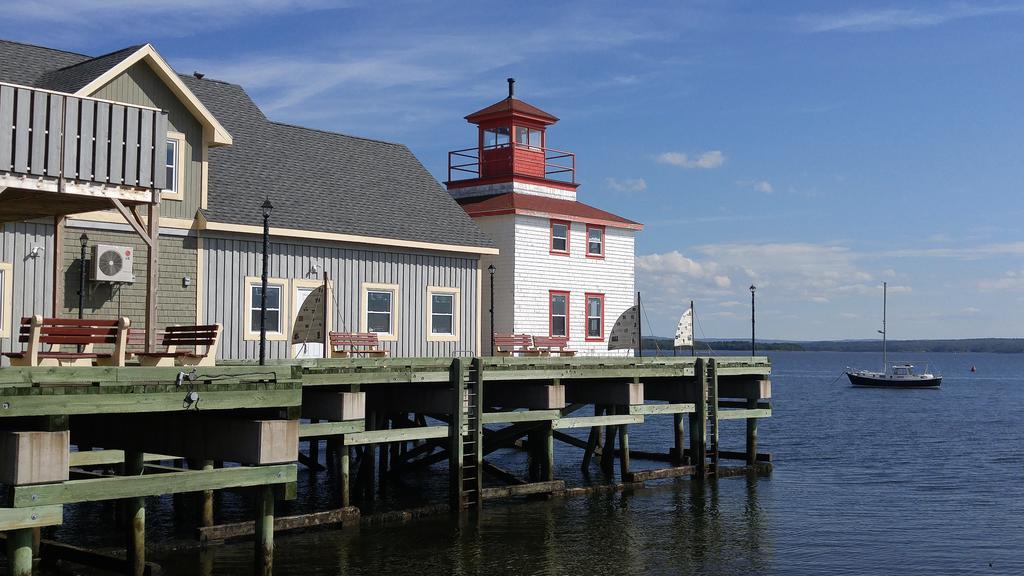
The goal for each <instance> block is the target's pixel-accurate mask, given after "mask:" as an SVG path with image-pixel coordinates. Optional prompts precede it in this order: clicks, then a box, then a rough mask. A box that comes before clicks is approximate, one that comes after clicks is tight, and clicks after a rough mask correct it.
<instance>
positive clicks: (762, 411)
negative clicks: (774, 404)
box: [718, 408, 772, 420]
mask: <svg viewBox="0 0 1024 576" xmlns="http://www.w3.org/2000/svg"><path fill="white" fill-rule="evenodd" d="M771 416H772V410H771V408H741V409H736V410H719V412H718V419H719V420H742V419H744V418H771Z"/></svg>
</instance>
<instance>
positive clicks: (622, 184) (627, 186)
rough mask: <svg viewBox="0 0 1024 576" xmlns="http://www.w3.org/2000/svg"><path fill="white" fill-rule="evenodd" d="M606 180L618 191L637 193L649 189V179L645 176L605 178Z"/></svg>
mask: <svg viewBox="0 0 1024 576" xmlns="http://www.w3.org/2000/svg"><path fill="white" fill-rule="evenodd" d="M604 182H605V184H606V185H607V186H608V188H611V189H612V190H614V191H616V192H628V193H636V192H643V191H644V190H647V181H646V180H644V179H643V178H621V179H620V178H605V180H604Z"/></svg>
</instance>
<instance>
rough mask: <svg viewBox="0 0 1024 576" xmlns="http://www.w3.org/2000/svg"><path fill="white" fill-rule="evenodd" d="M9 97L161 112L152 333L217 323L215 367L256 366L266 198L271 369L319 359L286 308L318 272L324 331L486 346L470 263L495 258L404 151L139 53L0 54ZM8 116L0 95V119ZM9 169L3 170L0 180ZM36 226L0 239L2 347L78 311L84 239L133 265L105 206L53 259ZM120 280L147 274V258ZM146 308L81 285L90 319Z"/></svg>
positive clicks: (406, 345)
mask: <svg viewBox="0 0 1024 576" xmlns="http://www.w3.org/2000/svg"><path fill="white" fill-rule="evenodd" d="M4 85H6V86H8V87H11V86H13V87H15V88H16V87H17V86H21V87H31V88H34V89H45V90H53V91H56V92H60V93H67V94H74V95H77V96H82V97H91V98H97V99H101V100H105V101H112V102H115V103H124V104H128V105H137V106H148V107H152V108H156V109H160V110H163V111H165V112H166V113H167V129H168V136H167V172H166V184H165V189H164V192H163V193H162V194H161V201H160V204H159V214H160V221H159V222H160V239H159V262H160V264H159V290H158V309H157V313H156V318H157V321H156V324H157V326H158V327H162V326H166V325H170V324H194V323H199V324H206V323H220V324H222V325H223V326H224V333H223V336H222V340H221V347H220V355H221V356H222V357H228V358H244V357H250V358H251V357H254V356H256V354H257V344H258V333H259V326H258V315H257V313H256V312H255V311H257V310H258V309H259V298H260V274H261V258H262V255H261V246H262V213H261V208H260V206H261V204H262V203H263V202H264V200H267V199H269V200H270V202H271V203H272V204H273V206H274V209H273V212H272V214H271V218H270V225H271V242H272V245H271V253H270V254H271V256H270V266H269V268H268V275H269V276H270V281H269V289H268V292H267V294H266V298H267V304H268V321H267V329H268V340H269V341H270V347H269V356H270V357H272V358H273V357H279V358H281V357H289V356H295V355H319V354H320V353H321V351H322V349H319V348H318V347H317V346H316V345H308V346H305V347H303V346H300V345H292V344H291V343H290V342H289V337H290V335H291V331H292V329H293V322H294V316H295V314H296V312H297V311H298V309H299V305H300V304H301V302H302V301H303V299H304V298H305V297H306V296H307V295H308V294H309V293H310V291H311V290H312V289H313V288H314V287H315V286H317V285H319V284H322V282H323V280H322V279H323V274H324V273H325V272H326V273H327V275H328V276H329V278H330V281H331V283H332V287H333V297H332V298H331V303H330V308H331V314H330V322H329V323H330V329H333V330H337V331H348V332H368V331H373V332H377V333H378V334H379V336H380V339H381V341H382V343H383V345H384V346H385V347H387V348H388V349H389V350H390V352H391V354H392V355H399V356H434V355H452V354H456V353H478V352H479V351H480V350H481V334H480V322H479V321H480V313H481V307H482V306H481V304H482V302H481V270H480V267H479V259H480V255H481V254H494V253H496V249H495V248H494V245H493V244H492V242H491V241H490V239H488V238H487V237H486V236H485V235H484V234H483V233H482V232H481V231H480V230H479V229H478V228H477V226H476V225H475V224H474V223H473V221H472V220H471V219H470V218H469V217H468V216H467V215H466V213H465V212H464V211H463V210H462V208H460V207H459V206H458V204H456V203H455V202H454V201H453V200H452V198H451V196H449V194H448V193H447V192H446V191H445V190H444V188H442V187H441V185H440V184H439V183H438V182H437V181H436V180H435V179H434V178H433V177H432V176H431V175H430V174H429V173H428V172H427V170H426V169H425V168H424V167H423V165H422V164H421V163H420V162H419V161H418V160H417V159H416V158H415V156H413V154H412V153H411V152H410V151H409V149H408V148H406V147H405V146H403V145H400V144H393V143H388V142H381V141H376V140H370V139H366V138H358V137H353V136H347V135H342V134H336V133H331V132H325V131H320V130H314V129H309V128H302V127H298V126H291V125H287V124H282V123H278V122H274V121H271V120H269V119H267V118H266V116H264V114H263V113H262V111H261V110H260V109H259V107H257V106H256V104H255V103H254V102H253V101H252V99H251V98H250V97H249V96H248V95H247V94H246V92H245V90H244V89H243V88H242V87H240V86H237V85H234V84H229V83H225V82H220V81H216V80H209V79H202V78H197V77H195V76H189V75H179V74H177V73H175V72H174V71H173V70H171V69H170V68H169V67H168V66H167V64H166V63H165V62H164V61H163V59H162V58H161V57H160V56H159V54H158V53H157V52H156V51H155V50H154V49H153V47H152V46H150V45H144V46H133V47H130V48H126V49H123V50H119V51H117V52H113V53H111V54H107V55H103V56H99V57H95V58H92V57H89V56H85V55H81V54H74V53H70V52H64V51H59V50H53V49H49V48H43V47H38V46H30V45H26V44H20V43H14V42H7V41H0V87H2V86H4ZM3 106H4V102H3V100H2V99H0V113H2V109H3ZM90 121H94V122H99V119H94V120H92V119H91V120H90ZM104 128H106V127H104ZM111 128H113V127H111ZM12 161H13V160H12V159H11V158H0V174H2V173H3V172H4V170H6V169H7V168H9V167H10V166H12V164H11V162H12ZM83 170H84V167H83ZM3 193H4V189H3V188H2V187H0V199H2V197H3ZM31 216H32V215H31V214H26V218H22V219H19V220H18V221H7V222H4V223H3V231H2V234H0V292H2V294H0V306H2V307H0V348H2V350H3V351H8V350H17V349H20V344H18V342H17V337H16V335H17V322H18V319H19V318H20V317H22V316H26V315H31V314H42V315H44V316H53V315H56V316H74V315H77V314H78V311H79V306H78V290H79V277H80V270H81V269H80V266H81V265H82V263H81V262H80V258H79V253H80V239H81V236H82V235H83V234H85V235H87V236H88V246H89V249H90V250H91V248H92V246H94V245H96V244H99V243H102V244H109V245H114V246H123V247H126V248H129V249H130V250H132V251H135V252H137V253H138V254H140V255H141V254H144V253H145V252H146V245H145V244H143V243H142V241H141V239H140V238H139V236H138V235H137V234H135V233H134V232H133V230H132V228H131V227H130V226H129V225H128V224H127V223H126V220H125V219H124V217H122V215H121V214H119V213H117V212H116V211H96V212H89V213H84V214H75V215H73V216H71V217H69V219H67V220H66V221H65V229H64V233H63V234H62V236H63V242H62V247H61V248H62V249H61V250H56V249H55V247H54V245H53V242H54V238H55V234H54V222H53V220H47V219H39V218H31ZM55 254H60V258H61V261H60V262H59V263H58V264H59V265H55V264H54V262H53V261H52V260H53V258H54V255H55ZM85 264H86V266H87V267H88V266H91V264H90V262H89V261H88V259H87V261H86V263H85ZM55 270H59V272H57V273H58V274H61V275H62V280H63V297H62V298H60V301H58V302H56V303H55V302H53V301H52V299H51V297H50V296H49V294H51V293H52V290H53V286H54V273H55V272H54V271H55ZM133 273H134V274H135V276H136V277H137V278H139V279H140V280H141V279H142V278H145V277H146V273H147V271H146V260H145V259H144V258H137V259H135V261H134V270H133ZM144 307H145V287H144V286H143V285H142V283H141V281H140V282H135V283H133V282H103V281H93V280H88V281H87V282H86V283H85V307H84V314H85V316H86V317H113V316H115V315H118V314H123V315H127V316H129V317H130V318H131V320H132V323H133V325H134V326H142V325H143V324H144V322H145V314H144V313H143V311H144ZM12 334H14V337H13V338H12V337H11V335H12Z"/></svg>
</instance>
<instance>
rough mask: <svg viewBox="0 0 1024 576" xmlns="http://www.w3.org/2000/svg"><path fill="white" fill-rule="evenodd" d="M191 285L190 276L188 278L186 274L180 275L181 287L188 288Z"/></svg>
mask: <svg viewBox="0 0 1024 576" xmlns="http://www.w3.org/2000/svg"><path fill="white" fill-rule="evenodd" d="M191 285H192V278H190V277H188V276H184V277H182V279H181V287H182V288H188V287H189V286H191Z"/></svg>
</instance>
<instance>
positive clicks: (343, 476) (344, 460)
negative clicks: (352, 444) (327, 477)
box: [338, 437, 352, 508]
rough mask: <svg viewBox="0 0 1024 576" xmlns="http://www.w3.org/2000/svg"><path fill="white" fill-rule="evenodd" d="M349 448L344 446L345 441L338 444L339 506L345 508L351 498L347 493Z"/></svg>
mask: <svg viewBox="0 0 1024 576" xmlns="http://www.w3.org/2000/svg"><path fill="white" fill-rule="evenodd" d="M350 450H351V449H350V448H349V446H348V445H346V444H345V439H344V437H342V439H341V440H340V441H339V442H338V457H339V459H340V466H339V468H340V470H339V476H340V478H339V482H340V483H341V506H342V507H343V508H347V507H348V506H349V505H350V500H351V498H352V496H351V493H350V492H349V490H350V489H349V454H350Z"/></svg>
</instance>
